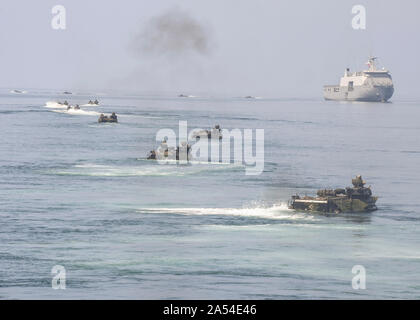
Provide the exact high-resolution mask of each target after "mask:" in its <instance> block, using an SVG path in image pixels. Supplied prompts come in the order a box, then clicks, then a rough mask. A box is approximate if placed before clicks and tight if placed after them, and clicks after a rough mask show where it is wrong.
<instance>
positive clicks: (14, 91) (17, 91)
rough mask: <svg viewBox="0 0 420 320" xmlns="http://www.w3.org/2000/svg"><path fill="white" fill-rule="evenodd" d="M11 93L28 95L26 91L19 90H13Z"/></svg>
mask: <svg viewBox="0 0 420 320" xmlns="http://www.w3.org/2000/svg"><path fill="white" fill-rule="evenodd" d="M10 92H11V93H26V91H21V90H17V89H14V90H11V91H10Z"/></svg>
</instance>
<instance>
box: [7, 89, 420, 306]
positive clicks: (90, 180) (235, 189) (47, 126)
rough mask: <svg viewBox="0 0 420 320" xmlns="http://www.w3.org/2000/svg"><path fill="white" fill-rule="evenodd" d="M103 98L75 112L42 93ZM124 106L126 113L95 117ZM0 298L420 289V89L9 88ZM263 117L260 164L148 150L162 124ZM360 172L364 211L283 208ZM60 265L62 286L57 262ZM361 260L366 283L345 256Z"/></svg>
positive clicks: (271, 295) (335, 294)
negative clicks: (207, 93)
mask: <svg viewBox="0 0 420 320" xmlns="http://www.w3.org/2000/svg"><path fill="white" fill-rule="evenodd" d="M96 97H97V98H98V99H99V100H100V102H101V105H100V106H99V107H82V110H83V111H81V112H78V113H75V114H66V113H65V112H62V110H55V109H53V108H47V107H46V102H47V101H52V100H57V99H59V100H61V101H63V100H64V99H68V100H69V101H70V102H72V103H80V104H83V103H86V102H87V101H88V100H89V99H91V98H96ZM112 111H115V112H116V113H117V115H118V116H119V121H120V123H118V124H98V123H97V118H98V115H99V113H101V112H106V113H109V112H112ZM0 120H1V134H0V219H1V220H0V221H1V223H0V298H3V299H5V298H6V299H12V298H29V299H39V298H40V299H53V298H57V299H70V298H76V299H78V298H82V299H86V298H91V299H104V298H117V299H120V298H128V299H304V298H328V299H334V298H338V299H356V298H361V299H366V298H379V299H384V298H403V299H405V298H417V299H419V298H420V273H419V271H420V209H419V206H420V196H419V194H420V187H419V183H420V170H419V169H420V141H419V137H420V102H416V101H398V100H396V99H394V100H393V101H392V103H386V104H383V103H336V102H325V101H322V100H320V99H319V100H285V99H264V98H261V99H244V98H221V97H215V98H211V97H194V98H178V97H176V95H174V96H169V95H167V96H137V97H136V96H125V97H122V96H120V97H117V96H108V95H98V96H94V95H68V96H59V95H56V94H54V93H53V92H38V93H37V92H33V91H29V92H28V93H25V94H14V93H9V90H5V89H3V90H2V91H1V94H0ZM180 120H182V121H185V120H187V121H188V126H189V129H193V128H196V127H202V128H208V127H212V126H213V125H215V124H220V125H221V127H222V128H226V129H233V128H238V129H245V128H249V129H257V128H262V129H264V130H265V155H264V156H265V163H264V172H263V173H262V174H261V175H256V176H250V175H245V168H244V167H243V166H241V165H234V164H206V163H202V162H198V163H194V164H190V165H174V164H166V165H162V164H158V163H156V162H153V161H147V160H145V156H146V154H147V153H148V151H149V150H151V149H152V148H154V147H155V146H156V142H155V137H156V133H157V131H158V130H159V129H161V128H172V129H174V130H175V131H176V132H177V131H178V121H180ZM356 174H362V175H363V178H364V179H365V180H366V181H367V183H368V185H369V184H370V185H372V190H373V193H374V194H375V195H377V196H379V200H378V202H377V205H378V208H379V210H378V211H376V212H373V213H370V214H350V215H338V216H329V217H328V216H323V215H315V214H314V215H312V214H305V213H299V212H293V211H291V210H289V209H287V201H288V199H289V197H290V196H291V195H292V194H295V193H301V194H305V193H307V194H313V193H315V192H316V190H317V189H318V188H324V187H333V188H335V187H345V186H348V185H350V184H351V178H352V177H353V176H355V175H356ZM55 265H62V266H64V267H65V269H66V286H67V288H66V290H53V289H52V288H51V280H52V274H51V268H52V267H53V266H55ZM354 265H362V266H364V267H365V268H366V274H367V277H366V289H365V290H354V289H353V288H352V278H353V276H354V275H353V274H352V268H353V266H354Z"/></svg>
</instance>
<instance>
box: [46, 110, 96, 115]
mask: <svg viewBox="0 0 420 320" xmlns="http://www.w3.org/2000/svg"><path fill="white" fill-rule="evenodd" d="M52 112H57V113H66V114H71V115H76V116H99V115H100V113H99V112H96V111H86V110H82V109H77V110H75V109H70V110H52Z"/></svg>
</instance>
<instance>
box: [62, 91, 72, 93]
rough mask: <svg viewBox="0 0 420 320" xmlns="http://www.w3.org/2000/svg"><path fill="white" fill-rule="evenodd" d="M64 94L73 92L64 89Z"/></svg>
mask: <svg viewBox="0 0 420 320" xmlns="http://www.w3.org/2000/svg"><path fill="white" fill-rule="evenodd" d="M63 94H72V93H71V92H70V91H64V92H63Z"/></svg>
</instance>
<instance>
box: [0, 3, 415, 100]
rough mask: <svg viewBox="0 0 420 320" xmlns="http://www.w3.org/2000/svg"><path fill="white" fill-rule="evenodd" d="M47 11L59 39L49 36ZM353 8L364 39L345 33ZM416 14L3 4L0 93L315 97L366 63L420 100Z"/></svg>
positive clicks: (406, 10) (372, 8)
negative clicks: (56, 13)
mask: <svg viewBox="0 0 420 320" xmlns="http://www.w3.org/2000/svg"><path fill="white" fill-rule="evenodd" d="M57 4H61V5H64V7H65V8H66V24H67V25H66V27H67V28H66V30H53V29H52V27H51V19H52V17H53V14H52V13H51V9H52V7H53V6H54V5H57ZM356 4H363V5H365V7H366V10H367V29H366V30H353V29H352V27H351V20H352V17H353V15H352V13H351V9H352V6H353V5H356ZM419 12H420V2H419V1H418V0H401V1H398V2H397V1H383V0H382V1H379V0H377V1H376V0H375V1H374V0H354V1H337V0H325V1H321V0H320V1H309V0H307V1H299V0H293V1H280V0H235V1H233V0H230V1H229V0H183V1H179V0H178V1H175V0H159V1H150V0H143V1H139V0H136V1H134V0H133V1H129V0H127V1H124V0H121V1H101V0H60V1H58V0H57V1H49V0H43V1H33V0H25V1H23V0H17V1H16V0H14V1H11V0H2V3H1V6H0V26H1V27H0V40H1V44H2V45H1V48H0V72H1V76H0V87H4V88H57V89H66V90H76V91H77V90H79V91H80V90H81V91H88V90H101V91H107V90H114V91H127V92H133V93H139V94H140V93H143V92H150V91H155V92H164V91H171V92H183V93H197V92H207V93H216V94H217V93H219V94H241V95H257V96H258V95H260V96H274V97H300V96H303V97H317V96H320V95H321V94H322V85H323V84H334V83H338V81H339V77H340V76H341V75H342V73H343V71H344V69H345V67H347V66H349V67H350V68H351V69H362V68H364V67H365V66H364V63H365V62H366V58H367V56H368V55H370V54H374V55H377V56H379V57H380V63H381V65H382V66H385V67H386V68H388V69H390V71H391V73H392V75H393V78H394V84H395V87H396V92H395V96H396V97H402V98H404V97H420V93H418V92H419V89H418V88H419V81H418V73H419V72H420V67H419V57H420V42H419V35H418V32H419V31H420V19H419V18H418V13H419ZM180 20H182V21H180ZM167 21H169V22H168V23H167ZM174 25H175V27H174ZM165 28H166V29H165ZM191 30H193V31H191ZM184 31H185V33H184ZM173 37H175V39H174V38H173Z"/></svg>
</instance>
